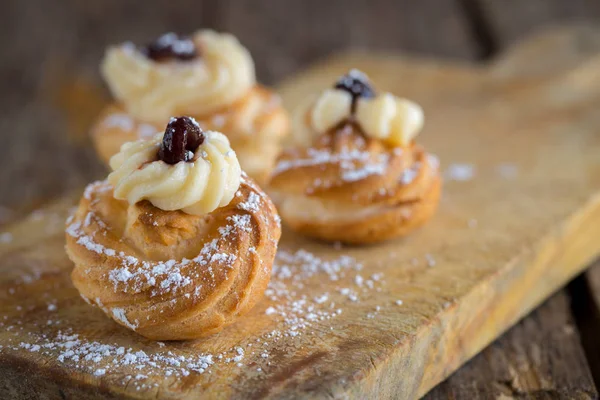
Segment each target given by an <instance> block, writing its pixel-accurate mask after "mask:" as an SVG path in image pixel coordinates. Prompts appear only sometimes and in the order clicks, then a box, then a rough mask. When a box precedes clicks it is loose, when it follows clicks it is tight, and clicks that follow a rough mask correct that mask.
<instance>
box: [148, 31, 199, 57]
mask: <svg viewBox="0 0 600 400" xmlns="http://www.w3.org/2000/svg"><path fill="white" fill-rule="evenodd" d="M142 52H143V53H144V54H145V55H146V57H148V58H150V59H151V60H154V61H164V60H168V59H177V60H182V61H187V60H192V59H194V58H196V57H198V52H197V51H196V46H195V45H194V42H193V41H192V39H190V38H189V37H187V36H178V35H177V34H175V33H173V32H170V33H165V34H164V35H162V36H161V37H159V38H158V39H156V40H155V41H154V42H152V43H150V44H149V45H147V46H146V47H144V48H143V49H142Z"/></svg>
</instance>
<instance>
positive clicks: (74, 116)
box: [0, 0, 600, 399]
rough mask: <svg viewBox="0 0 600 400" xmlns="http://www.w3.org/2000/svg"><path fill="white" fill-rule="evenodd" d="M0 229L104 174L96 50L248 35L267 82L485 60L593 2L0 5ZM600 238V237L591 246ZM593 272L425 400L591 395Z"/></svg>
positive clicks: (596, 315)
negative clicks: (387, 65) (125, 43)
mask: <svg viewBox="0 0 600 400" xmlns="http://www.w3.org/2000/svg"><path fill="white" fill-rule="evenodd" d="M1 18H2V19H1V22H2V23H0V46H1V48H2V56H1V57H0V76H1V77H2V79H0V87H1V92H0V105H1V108H0V109H1V110H2V112H1V113H0V132H1V133H0V135H1V138H2V144H3V146H1V147H0V159H1V160H2V161H1V167H2V168H1V170H0V224H1V223H6V222H8V221H10V220H12V219H14V218H17V217H18V215H19V214H21V213H22V212H24V211H25V210H27V209H32V208H34V207H36V206H38V205H39V204H40V203H41V202H43V201H46V200H47V199H48V198H50V197H54V196H58V195H60V194H62V193H65V192H66V191H69V190H70V189H73V188H76V187H81V186H82V185H83V184H84V183H85V182H88V181H89V180H91V179H93V178H97V177H99V176H101V175H102V174H103V167H102V166H101V165H100V163H99V162H98V161H97V159H96V157H95V155H94V154H93V152H92V151H91V149H90V146H89V142H88V139H87V137H86V134H85V132H86V129H87V127H88V126H89V123H90V121H91V120H92V118H93V117H94V115H95V114H96V113H97V111H98V110H99V109H100V108H101V107H102V106H103V105H104V104H105V102H106V101H107V99H108V94H107V93H106V92H105V91H98V89H97V88H98V87H101V81H100V77H99V75H98V71H97V67H98V62H99V59H100V57H101V55H102V51H103V48H104V47H105V46H106V45H108V44H110V43H115V42H119V41H122V40H124V39H131V40H133V41H135V42H145V41H148V40H149V39H151V38H153V37H154V36H156V35H158V34H160V33H162V32H164V31H167V30H177V31H181V32H188V31H192V30H194V29H196V28H198V27H211V28H215V29H218V30H223V31H230V32H232V33H234V34H236V35H238V36H239V37H241V38H242V40H243V42H244V43H245V44H246V45H247V46H248V47H249V48H250V50H251V52H252V53H253V55H254V58H255V61H256V64H257V70H258V75H259V77H260V79H261V80H262V81H263V82H265V83H275V82H277V81H279V80H280V79H282V78H283V77H285V76H287V75H289V74H290V73H294V72H295V71H298V70H299V69H300V68H302V67H304V66H306V65H307V64H309V63H311V62H313V61H315V60H317V59H320V58H323V57H326V56H328V55H329V54H331V53H333V52H336V51H340V50H344V49H348V48H354V49H355V48H358V49H369V50H386V51H389V50H394V51H403V52H407V53H412V54H419V55H425V56H432V57H433V56H435V57H443V58H447V59H454V60H460V61H464V60H467V61H473V62H485V61H487V60H488V59H490V58H492V57H494V55H495V54H496V53H498V52H500V51H502V50H503V49H504V48H506V47H507V46H508V45H509V44H511V43H513V42H515V41H517V40H518V39H519V38H521V37H523V35H525V34H527V33H529V32H531V31H533V30H535V29H538V28H540V27H542V26H546V25H548V24H557V23H572V22H575V21H577V22H581V21H583V22H587V23H593V22H596V23H597V22H598V21H599V20H600V2H593V1H591V0H587V1H586V0H562V1H561V0H552V1H551V0H526V1H525V0H421V1H419V2H417V1H413V0H395V1H394V0H376V1H375V0H372V1H368V2H367V1H358V0H356V1H355V0H330V1H318V0H303V1H299V0H298V1H292V0H253V1H251V0H226V1H223V0H221V1H218V0H204V1H199V0H196V1H192V0H186V1H177V0H176V1H169V2H158V1H147V2H144V3H143V5H142V3H140V2H138V1H133V0H110V1H108V0H104V1H101V2H81V1H76V0H64V1H61V2H50V1H47V0H30V1H26V2H25V1H18V0H7V1H5V2H4V3H3V13H2V17H1ZM599 240H600V239H599ZM599 338H600V265H598V266H596V267H592V268H590V269H589V271H588V272H587V273H585V274H584V275H582V276H580V277H578V278H577V279H575V280H574V281H573V282H572V283H571V284H569V286H568V287H567V288H565V289H563V290H561V291H560V292H558V293H557V294H555V295H554V296H553V297H552V298H551V299H549V300H548V301H547V302H546V303H545V304H543V305H542V306H541V307H540V308H539V309H538V310H536V311H535V312H534V313H532V314H531V315H530V316H529V317H527V318H526V319H524V320H523V321H522V322H521V323H519V324H518V325H516V326H515V327H513V328H512V329H511V330H510V331H508V332H507V333H506V334H505V335H504V336H503V337H501V338H500V339H498V340H497V341H496V342H495V343H494V344H492V345H491V346H489V347H488V348H487V349H486V350H484V351H483V352H482V353H481V354H479V355H478V356H477V357H475V358H474V359H473V360H472V361H470V362H469V363H468V364H467V365H465V366H464V367H463V368H461V369H460V370H459V371H457V372H456V373H455V374H454V375H453V376H451V377H450V378H449V379H448V380H447V381H445V382H444V383H442V384H441V385H439V386H438V387H437V388H435V389H434V390H433V391H432V392H430V393H429V394H428V395H427V398H430V399H438V398H440V399H441V398H459V399H476V398H482V399H487V398H503V399H506V398H536V399H537V398H544V399H545V398H552V399H554V398H578V399H579V398H581V399H589V398H598V387H600V386H599V385H600V341H599Z"/></svg>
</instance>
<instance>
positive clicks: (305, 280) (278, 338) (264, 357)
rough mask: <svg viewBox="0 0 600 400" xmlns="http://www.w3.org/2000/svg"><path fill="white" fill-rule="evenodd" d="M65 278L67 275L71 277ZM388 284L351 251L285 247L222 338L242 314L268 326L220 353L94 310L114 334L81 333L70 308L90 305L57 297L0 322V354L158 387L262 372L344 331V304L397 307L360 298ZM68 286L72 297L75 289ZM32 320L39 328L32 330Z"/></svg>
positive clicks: (373, 312)
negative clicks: (138, 329)
mask: <svg viewBox="0 0 600 400" xmlns="http://www.w3.org/2000/svg"><path fill="white" fill-rule="evenodd" d="M63 279H65V281H66V280H68V276H67V275H65V276H64V277H63ZM385 286H386V283H385V279H384V275H383V274H382V273H381V272H375V271H370V272H369V273H366V272H365V271H364V267H363V265H362V264H361V263H360V262H359V261H357V260H355V259H354V258H352V257H350V256H348V255H344V254H341V255H340V256H338V257H334V258H327V259H325V258H321V257H319V256H317V255H316V254H313V253H311V252H309V251H306V250H286V249H280V251H279V252H278V254H277V257H276V261H275V264H274V266H273V275H272V279H271V282H270V284H269V286H268V289H267V291H266V294H265V298H264V299H263V302H262V303H261V304H260V305H259V306H257V307H256V309H255V310H254V311H253V312H252V314H251V315H248V316H246V317H243V318H242V321H241V324H242V325H240V326H238V328H236V326H235V325H234V326H233V327H231V328H229V329H231V330H232V331H229V332H228V330H227V329H226V330H225V331H224V332H222V334H219V335H218V336H219V337H220V339H219V341H220V343H227V340H226V339H224V338H227V337H228V335H230V334H231V333H232V332H235V331H236V330H237V329H243V326H244V325H243V324H244V318H254V319H255V320H263V322H261V323H260V324H263V325H264V329H262V330H261V331H260V332H255V334H254V335H252V336H250V337H247V335H242V336H241V337H242V338H241V339H236V340H235V341H230V342H229V343H230V346H229V347H227V346H224V347H223V348H222V350H220V351H218V352H214V351H212V352H210V351H207V350H206V349H205V348H204V346H203V345H201V344H199V345H196V346H194V350H193V351H189V350H183V349H184V348H185V347H184V348H182V347H181V346H179V345H178V344H172V343H157V342H151V341H147V340H145V339H143V338H142V337H140V336H137V335H136V334H135V333H131V332H129V331H127V330H126V329H125V328H121V327H118V326H116V325H115V324H114V323H113V322H112V321H110V319H108V318H107V317H105V316H104V315H102V314H101V313H97V312H93V311H91V309H90V312H89V313H86V318H89V320H87V322H86V323H84V326H86V325H88V324H99V323H100V324H105V325H106V326H107V329H109V330H110V331H111V334H109V335H107V336H105V337H103V336H102V335H101V334H100V335H98V334H97V333H94V330H92V331H88V330H86V331H76V330H75V328H74V326H75V325H81V324H76V323H75V321H70V320H69V315H70V314H69V308H70V307H83V308H84V309H85V307H89V306H87V305H85V304H83V302H78V301H73V300H67V301H66V302H64V303H61V302H60V300H59V301H57V300H56V299H49V300H48V301H47V302H45V303H44V307H43V308H42V309H40V310H38V311H37V312H38V313H40V314H37V315H42V317H38V318H37V319H36V320H35V321H31V320H28V319H27V318H26V317H25V316H26V312H27V311H28V310H27V306H26V305H23V308H22V309H21V310H19V311H20V314H19V315H20V317H13V318H12V319H6V318H4V320H1V321H2V322H0V327H1V328H2V329H5V330H6V332H7V333H6V334H7V335H11V336H10V337H11V340H9V342H8V343H7V342H6V341H5V342H4V343H3V346H2V348H0V351H1V352H22V351H28V352H32V353H36V354H37V355H39V356H41V357H44V358H45V359H46V360H47V362H48V363H49V365H63V366H65V367H66V368H69V369H76V370H78V371H81V372H85V373H88V374H90V375H91V376H93V377H94V378H95V379H111V380H114V379H118V380H119V382H122V383H123V384H128V385H130V386H131V387H133V388H135V389H136V390H140V391H145V390H152V388H153V387H155V386H156V385H157V383H156V382H157V379H152V378H157V377H161V378H164V379H173V380H175V381H177V382H180V381H181V380H182V379H185V378H187V377H193V376H199V375H203V374H208V375H209V376H210V375H212V374H214V373H218V371H219V370H220V368H223V367H225V366H227V367H228V368H239V369H240V373H242V371H252V373H261V374H264V373H268V372H269V371H271V370H272V368H274V367H275V366H274V365H272V364H271V363H272V358H273V357H272V354H274V353H278V354H279V353H281V352H282V351H283V349H290V348H294V347H295V346H297V345H298V344H299V343H302V339H301V338H302V337H313V336H315V335H319V334H322V332H323V331H337V330H340V329H343V328H342V326H340V325H338V324H336V319H337V318H339V316H340V315H343V314H344V312H345V310H346V309H347V307H353V308H357V307H358V308H360V309H364V313H363V318H367V319H371V318H378V316H379V315H380V314H381V313H384V312H397V310H398V306H397V305H395V303H393V302H391V301H390V302H389V304H373V303H372V302H371V301H369V302H366V303H364V304H363V296H364V297H372V293H378V292H381V291H382V290H385ZM69 290H71V291H72V292H73V296H75V294H76V292H75V290H74V289H72V288H70V289H69ZM395 310H396V311H395ZM111 311H112V312H113V314H115V315H116V317H117V318H120V319H122V320H123V318H124V320H125V321H126V324H130V325H132V328H134V327H135V324H136V321H129V320H127V317H126V316H125V312H124V311H123V310H121V309H113V310H111ZM88 314H89V315H88ZM40 318H41V319H40ZM125 321H124V323H125ZM246 322H248V321H246ZM357 322H358V321H357ZM346 323H347V321H346ZM28 324H32V325H34V326H35V327H34V328H33V329H31V328H32V327H28ZM115 332H119V334H118V335H116V334H115ZM90 333H91V335H90ZM211 340H214V339H211V338H207V339H206V341H205V343H206V344H207V346H206V348H211V346H210V343H211ZM223 340H225V342H223ZM243 373H248V372H243ZM127 382H128V383H127Z"/></svg>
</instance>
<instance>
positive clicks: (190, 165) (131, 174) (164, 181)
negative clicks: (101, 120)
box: [108, 131, 241, 215]
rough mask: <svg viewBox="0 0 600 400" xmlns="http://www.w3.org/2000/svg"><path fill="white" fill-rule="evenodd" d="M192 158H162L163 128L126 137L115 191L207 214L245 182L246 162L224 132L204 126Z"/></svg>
mask: <svg viewBox="0 0 600 400" xmlns="http://www.w3.org/2000/svg"><path fill="white" fill-rule="evenodd" d="M204 135H205V140H204V142H203V143H202V144H201V145H200V146H199V147H198V148H197V149H196V151H195V152H194V157H193V158H192V160H191V161H181V162H178V163H177V164H174V165H170V164H167V163H165V162H163V161H161V160H159V159H158V157H157V153H158V150H159V148H160V145H161V142H162V138H163V134H162V133H160V134H157V135H155V136H154V137H153V138H152V139H151V140H138V141H136V142H130V143H125V144H124V145H123V146H122V147H121V151H120V152H119V153H117V154H116V155H114V156H113V157H112V158H111V160H110V167H111V168H112V170H113V172H112V173H111V174H110V175H109V176H108V181H109V182H110V183H111V184H112V185H113V187H114V197H115V198H116V199H119V200H127V201H128V202H129V204H135V203H137V202H138V201H141V200H148V201H150V202H151V203H152V204H153V205H154V206H155V207H158V208H160V209H162V210H166V211H172V210H182V211H183V212H186V213H188V214H194V215H203V214H206V213H209V212H211V211H214V210H215V209H217V208H219V207H223V206H225V205H227V204H229V202H230V201H231V199H233V197H234V195H235V193H236V191H237V190H238V188H239V186H240V181H241V168H240V164H239V162H238V159H237V157H236V154H235V152H234V151H233V150H232V149H231V146H230V145H229V140H228V139H227V137H225V135H223V134H222V133H219V132H215V131H206V132H204Z"/></svg>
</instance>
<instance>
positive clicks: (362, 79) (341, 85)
mask: <svg viewBox="0 0 600 400" xmlns="http://www.w3.org/2000/svg"><path fill="white" fill-rule="evenodd" d="M334 88H335V89H341V90H345V91H346V92H348V93H350V94H351V95H352V112H354V111H355V108H356V101H357V100H358V98H359V97H367V98H369V97H375V90H374V89H373V88H372V87H371V85H370V84H369V80H368V78H367V76H366V75H365V74H363V73H362V72H360V71H357V70H352V71H350V72H348V73H347V74H346V75H344V76H342V77H341V78H340V79H338V81H337V82H336V83H335V86H334Z"/></svg>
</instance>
